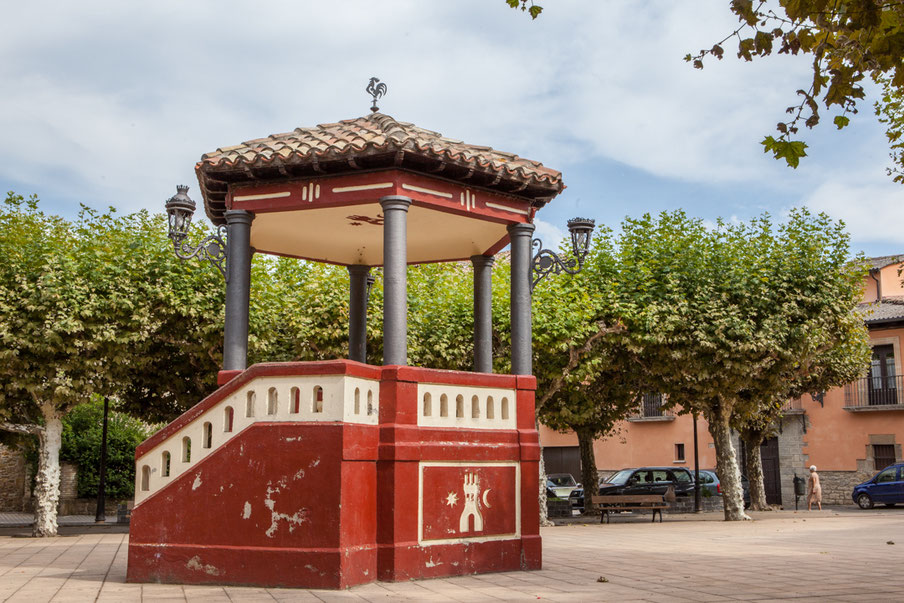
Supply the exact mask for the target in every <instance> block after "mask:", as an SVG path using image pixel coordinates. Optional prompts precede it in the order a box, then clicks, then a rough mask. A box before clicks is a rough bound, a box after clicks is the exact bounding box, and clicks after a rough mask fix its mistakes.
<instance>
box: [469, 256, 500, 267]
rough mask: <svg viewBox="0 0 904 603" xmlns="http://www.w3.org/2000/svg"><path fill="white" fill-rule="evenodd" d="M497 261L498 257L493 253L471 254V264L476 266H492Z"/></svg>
mask: <svg viewBox="0 0 904 603" xmlns="http://www.w3.org/2000/svg"><path fill="white" fill-rule="evenodd" d="M495 263H496V258H494V257H493V256H491V255H472V256H471V264H473V265H474V266H487V267H491V266H492V265H493V264H495Z"/></svg>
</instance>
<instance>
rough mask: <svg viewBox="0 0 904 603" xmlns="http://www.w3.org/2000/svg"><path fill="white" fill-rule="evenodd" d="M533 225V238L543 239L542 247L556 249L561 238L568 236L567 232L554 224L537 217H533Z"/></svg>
mask: <svg viewBox="0 0 904 603" xmlns="http://www.w3.org/2000/svg"><path fill="white" fill-rule="evenodd" d="M534 225H535V226H536V230H535V231H534V238H535V239H540V240H541V241H543V247H544V248H546V249H558V248H559V243H561V242H562V239H564V238H565V237H567V236H568V233H566V232H565V231H564V230H562V229H561V228H559V227H558V226H556V225H555V224H550V223H549V222H544V221H543V220H540V219H539V218H535V219H534Z"/></svg>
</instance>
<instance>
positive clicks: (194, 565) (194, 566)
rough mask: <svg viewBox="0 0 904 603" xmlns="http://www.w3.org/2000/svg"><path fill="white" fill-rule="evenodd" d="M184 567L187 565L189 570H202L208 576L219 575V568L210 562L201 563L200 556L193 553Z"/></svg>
mask: <svg viewBox="0 0 904 603" xmlns="http://www.w3.org/2000/svg"><path fill="white" fill-rule="evenodd" d="M185 567H187V568H188V569H190V570H196V571H201V572H204V573H205V574H207V575H209V576H219V575H220V570H218V569H217V568H216V567H214V566H213V565H210V564H208V565H202V564H201V558H200V557H198V556H197V555H195V556H194V557H192V558H191V559H189V560H188V563H186V564H185Z"/></svg>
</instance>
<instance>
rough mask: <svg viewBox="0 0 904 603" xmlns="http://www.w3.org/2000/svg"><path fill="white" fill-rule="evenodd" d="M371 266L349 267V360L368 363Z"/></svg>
mask: <svg viewBox="0 0 904 603" xmlns="http://www.w3.org/2000/svg"><path fill="white" fill-rule="evenodd" d="M369 273H370V266H362V265H360V264H359V265H356V266H349V267H348V276H349V300H348V358H349V360H356V361H358V362H367V289H368V284H367V279H368V274H369Z"/></svg>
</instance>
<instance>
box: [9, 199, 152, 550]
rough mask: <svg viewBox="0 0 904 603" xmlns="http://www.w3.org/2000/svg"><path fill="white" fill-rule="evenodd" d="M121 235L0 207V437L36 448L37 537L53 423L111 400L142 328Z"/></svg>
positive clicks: (46, 509) (98, 223) (96, 221)
mask: <svg viewBox="0 0 904 603" xmlns="http://www.w3.org/2000/svg"><path fill="white" fill-rule="evenodd" d="M127 225H128V220H126V219H123V218H119V217H117V216H115V214H114V213H113V211H112V210H110V211H109V212H107V213H103V214H101V213H98V212H95V211H92V210H90V209H88V208H84V207H83V208H82V211H81V213H80V215H79V220H78V222H77V223H69V222H67V221H65V220H63V219H61V218H57V217H54V216H48V215H46V214H44V213H43V212H41V211H40V210H39V209H38V201H37V199H36V198H34V197H32V198H30V199H28V200H25V199H24V198H23V197H21V196H19V195H15V194H13V193H10V194H9V195H8V196H7V198H6V200H5V201H4V202H3V204H2V206H0V257H3V258H4V261H3V262H2V264H0V429H3V430H4V431H9V432H13V433H17V434H22V435H33V436H36V437H37V438H38V468H37V475H36V485H35V524H34V530H33V533H34V535H36V536H51V535H55V534H56V531H57V524H56V506H57V501H58V499H59V481H60V466H59V452H60V445H61V434H62V421H61V419H62V418H63V417H64V416H65V415H66V414H67V413H68V412H69V411H70V410H72V409H73V408H74V407H75V406H77V405H79V404H82V403H84V402H87V401H88V400H89V399H90V397H91V395H93V394H98V395H113V394H114V393H115V392H116V391H118V389H119V387H120V384H121V383H122V380H123V378H124V377H125V375H127V373H128V369H129V365H130V363H131V362H132V354H131V352H132V350H133V347H134V345H135V344H136V342H138V341H140V339H141V337H142V332H143V327H144V325H145V324H147V322H148V317H147V315H146V314H145V313H144V309H143V308H141V307H138V306H136V305H135V304H134V303H133V300H134V297H133V291H132V290H131V285H132V284H133V283H135V282H136V280H137V276H138V275H136V274H134V273H132V272H131V270H130V269H131V267H130V266H128V265H125V266H124V265H123V264H122V262H121V258H122V256H123V254H124V253H128V252H129V249H128V247H127V246H126V245H125V243H126V242H127V241H128V235H127Z"/></svg>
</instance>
